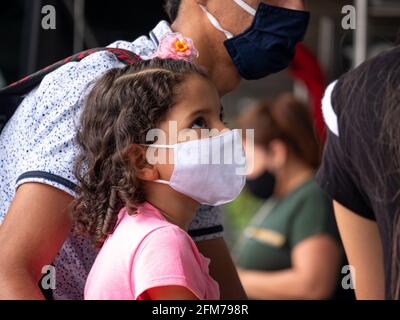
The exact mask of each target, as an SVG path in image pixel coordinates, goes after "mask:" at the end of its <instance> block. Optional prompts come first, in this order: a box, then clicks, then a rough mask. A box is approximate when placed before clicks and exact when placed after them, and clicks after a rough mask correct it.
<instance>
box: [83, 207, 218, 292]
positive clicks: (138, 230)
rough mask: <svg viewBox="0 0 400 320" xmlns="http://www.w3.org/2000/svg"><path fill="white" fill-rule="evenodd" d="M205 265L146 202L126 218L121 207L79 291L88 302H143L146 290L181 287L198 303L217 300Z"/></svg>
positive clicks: (194, 249)
mask: <svg viewBox="0 0 400 320" xmlns="http://www.w3.org/2000/svg"><path fill="white" fill-rule="evenodd" d="M209 263H210V260H209V259H207V258H205V257H204V256H203V255H202V254H201V253H200V252H199V251H198V249H197V247H196V245H195V243H194V242H193V240H192V239H191V237H190V236H189V235H188V234H187V233H186V232H185V231H184V230H183V229H181V228H180V227H178V226H176V225H174V224H172V223H170V222H168V221H167V220H166V219H165V217H164V216H163V215H162V214H161V213H160V212H159V210H157V209H156V208H155V207H153V206H152V205H151V204H149V203H144V204H142V205H141V206H140V207H139V208H138V213H137V214H135V215H133V216H130V215H129V214H128V212H127V210H126V209H125V208H123V209H122V210H121V211H120V212H119V215H118V222H117V227H116V229H115V231H114V232H113V234H112V235H110V236H109V237H108V238H107V240H106V242H105V243H104V245H103V247H102V248H101V250H100V252H99V255H98V256H97V258H96V261H95V263H94V265H93V267H92V269H91V270H90V273H89V276H88V279H87V281H86V286H85V299H88V300H100V299H105V300H131V299H138V300H141V299H146V295H145V294H144V293H145V292H146V290H148V289H150V288H154V287H161V286H170V285H176V286H183V287H186V288H188V289H189V290H190V291H192V292H193V294H194V295H195V296H197V298H199V299H206V300H214V299H219V287H218V284H217V282H215V281H214V280H213V279H212V278H211V277H210V275H209V271H208V266H209Z"/></svg>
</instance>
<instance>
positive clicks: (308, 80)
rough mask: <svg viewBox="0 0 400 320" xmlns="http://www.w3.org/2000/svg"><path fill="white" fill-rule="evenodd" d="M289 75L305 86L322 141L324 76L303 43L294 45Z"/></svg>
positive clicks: (322, 140) (316, 61) (323, 134)
mask: <svg viewBox="0 0 400 320" xmlns="http://www.w3.org/2000/svg"><path fill="white" fill-rule="evenodd" d="M289 73H290V75H291V76H292V77H293V78H294V79H295V80H297V81H301V82H303V83H304V85H305V86H306V87H307V90H308V94H309V97H310V100H311V104H312V107H313V116H314V123H315V128H316V131H317V133H318V136H319V138H320V140H321V142H322V143H323V142H324V141H325V135H326V131H325V122H324V119H323V116H322V109H321V101H322V98H323V95H324V92H325V76H324V72H323V71H322V67H321V65H320V64H319V62H318V60H317V58H316V57H315V56H314V55H313V54H312V52H311V51H310V50H309V49H307V48H306V47H305V46H304V45H303V44H301V43H299V44H298V45H297V46H296V54H295V57H294V59H293V61H292V63H291V64H290V66H289Z"/></svg>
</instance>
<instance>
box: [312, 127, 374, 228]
mask: <svg viewBox="0 0 400 320" xmlns="http://www.w3.org/2000/svg"><path fill="white" fill-rule="evenodd" d="M350 170H352V169H351V163H349V158H348V157H346V156H345V155H344V152H343V150H342V147H341V145H340V138H339V137H337V136H335V135H334V134H332V133H331V132H328V137H327V141H326V144H325V148H324V154H323V158H322V164H321V166H320V168H319V170H318V172H317V176H316V180H317V182H318V184H319V185H320V187H321V189H322V190H323V191H324V192H326V193H327V194H328V196H329V197H330V198H331V199H333V200H335V201H337V202H339V203H340V204H341V205H343V206H345V207H346V208H348V209H350V210H351V211H353V212H354V213H356V214H358V215H361V216H363V217H365V218H367V219H371V220H374V219H375V216H374V212H373V211H372V209H371V207H370V205H369V204H368V203H367V200H366V196H365V195H363V193H362V191H361V190H360V189H359V188H358V187H357V184H356V183H355V182H354V175H352V174H351V172H350Z"/></svg>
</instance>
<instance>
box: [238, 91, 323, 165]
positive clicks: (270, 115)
mask: <svg viewBox="0 0 400 320" xmlns="http://www.w3.org/2000/svg"><path fill="white" fill-rule="evenodd" d="M239 125H240V127H242V128H252V129H254V141H255V143H257V144H259V145H262V146H264V147H265V148H268V146H269V144H270V143H271V141H272V140H274V139H279V140H282V141H283V142H284V143H285V144H286V145H287V147H288V149H289V152H291V153H292V154H294V155H296V156H297V157H298V158H299V159H300V160H302V161H303V162H304V163H305V164H307V165H308V166H310V167H311V168H313V169H316V168H317V167H318V166H319V163H320V148H319V143H318V139H317V138H316V135H315V130H314V125H313V120H312V117H311V113H310V110H309V107H308V106H307V105H305V104H303V103H301V102H299V101H298V100H296V99H295V98H294V96H293V95H292V94H283V95H281V96H279V97H278V98H277V99H275V100H274V101H272V102H269V101H260V102H258V103H257V104H256V105H255V106H254V107H253V108H252V109H250V110H249V111H248V112H247V113H245V114H244V115H243V116H242V117H241V119H240V120H239Z"/></svg>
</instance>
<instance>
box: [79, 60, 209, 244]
mask: <svg viewBox="0 0 400 320" xmlns="http://www.w3.org/2000/svg"><path fill="white" fill-rule="evenodd" d="M193 74H195V75H200V76H203V77H205V72H204V71H203V70H202V69H200V68H199V67H197V66H195V65H194V64H192V63H189V62H185V61H182V60H172V59H153V60H148V61H142V62H139V63H137V64H135V65H131V66H127V67H125V68H122V69H112V70H110V71H108V72H107V73H106V74H104V75H103V76H102V77H101V78H100V79H99V80H98V81H96V83H95V84H94V87H93V89H92V90H91V92H90V93H89V95H88V97H87V99H86V104H85V107H84V110H83V111H82V114H81V118H80V125H79V128H78V132H77V136H76V142H77V145H78V147H79V155H78V157H77V159H76V163H75V176H76V177H77V179H78V187H77V193H78V196H77V198H76V200H75V201H74V206H73V217H74V220H75V224H74V231H75V233H77V234H79V235H85V236H88V237H90V238H91V239H92V241H93V243H94V244H95V245H96V246H97V247H101V245H102V244H103V242H104V240H105V239H106V237H107V235H109V234H110V233H112V231H113V229H114V227H115V224H116V221H117V216H118V212H119V210H120V209H121V208H122V207H126V208H127V210H128V212H129V213H130V214H134V213H135V211H136V208H137V206H138V204H140V203H142V202H144V201H145V193H144V189H143V185H142V183H141V182H140V181H139V179H138V178H137V177H136V169H135V167H134V166H133V165H132V163H131V162H130V160H129V157H128V150H129V147H130V146H131V145H132V144H145V143H146V134H147V132H148V131H149V130H150V129H153V128H156V127H157V126H158V124H159V123H160V121H162V120H163V118H164V117H165V116H166V113H167V111H168V110H169V109H170V108H171V106H173V105H174V104H175V102H176V98H177V95H178V90H177V89H178V88H179V85H181V84H182V82H183V81H184V80H185V78H186V77H187V76H189V75H193Z"/></svg>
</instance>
